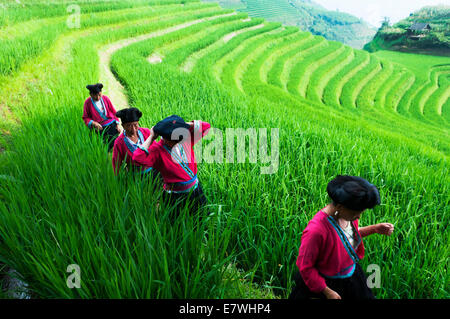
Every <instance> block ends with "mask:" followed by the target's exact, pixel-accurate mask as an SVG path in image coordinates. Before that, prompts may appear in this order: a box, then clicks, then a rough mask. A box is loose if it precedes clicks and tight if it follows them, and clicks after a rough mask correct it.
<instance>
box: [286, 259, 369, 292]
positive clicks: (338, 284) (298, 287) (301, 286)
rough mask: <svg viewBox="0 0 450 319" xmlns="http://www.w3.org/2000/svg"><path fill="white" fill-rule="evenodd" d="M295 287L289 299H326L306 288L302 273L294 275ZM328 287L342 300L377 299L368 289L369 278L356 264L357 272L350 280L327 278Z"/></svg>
mask: <svg viewBox="0 0 450 319" xmlns="http://www.w3.org/2000/svg"><path fill="white" fill-rule="evenodd" d="M294 280H295V286H294V289H293V290H292V292H291V294H290V295H289V299H311V298H319V299H326V297H325V295H324V294H322V293H319V294H317V293H313V292H311V291H310V290H309V288H308V287H307V286H306V284H305V282H304V281H303V278H302V276H301V275H300V272H298V271H297V272H296V273H295V275H294ZM325 282H326V284H327V286H328V287H329V288H331V289H333V290H334V291H336V292H337V293H338V294H339V295H340V296H341V298H342V299H375V296H374V295H373V293H372V290H370V288H369V287H367V278H366V275H365V274H364V272H363V270H362V268H361V266H360V265H359V264H356V268H355V272H354V273H353V275H352V276H351V277H349V278H342V279H331V278H325Z"/></svg>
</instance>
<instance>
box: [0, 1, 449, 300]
mask: <svg viewBox="0 0 450 319" xmlns="http://www.w3.org/2000/svg"><path fill="white" fill-rule="evenodd" d="M22 2H23V3H24V6H25V7H22V6H19V5H17V4H16V3H15V2H13V1H11V2H8V3H7V6H6V9H5V10H4V11H3V12H2V13H1V15H0V16H1V19H0V47H1V48H2V50H0V97H1V100H0V101H1V102H0V110H1V115H2V119H3V121H2V124H1V126H0V129H1V132H2V140H1V146H2V148H3V151H2V153H1V155H0V163H1V168H0V183H1V191H0V197H1V199H2V201H1V204H0V261H1V262H3V263H6V264H8V265H9V266H11V267H12V268H14V269H16V270H17V271H18V272H19V273H20V274H22V275H23V277H24V280H25V281H26V282H27V283H28V284H29V287H30V289H31V290H32V292H33V293H34V294H35V295H36V296H38V297H42V298H55V297H56V298H75V297H81V298H99V297H113V298H121V297H129V298H135V297H140V298H224V297H239V298H255V297H257V298H266V297H281V298H285V297H287V296H288V294H289V292H290V290H291V288H292V285H293V274H294V272H295V271H296V266H295V261H296V257H297V254H298V247H299V245H300V237H301V231H302V230H303V229H304V227H305V226H306V224H307V222H308V221H309V220H310V219H311V218H312V217H313V216H314V214H315V213H316V212H317V211H318V210H319V209H321V208H322V207H324V206H325V205H326V204H327V202H328V199H327V195H326V191H325V189H326V185H327V183H328V182H329V181H330V180H331V179H332V178H334V177H335V176H336V175H338V174H348V175H358V176H362V177H364V178H367V179H368V180H370V181H371V182H373V183H374V184H375V185H377V186H378V187H379V189H380V193H381V196H382V204H381V205H380V206H379V207H377V208H375V209H374V210H371V211H367V212H364V213H363V215H362V217H361V220H360V224H361V225H369V224H372V223H376V222H391V223H393V224H395V228H396V230H395V232H394V234H393V235H392V236H391V237H385V236H379V235H373V236H371V237H368V238H365V239H364V243H365V247H366V256H365V258H364V259H363V260H362V261H361V265H362V267H363V269H364V270H366V269H367V266H368V265H369V264H377V265H379V267H380V270H381V281H380V282H381V285H380V288H374V293H375V295H376V297H378V298H449V297H450V293H449V290H448V287H449V285H448V284H449V280H450V276H449V274H448V272H447V266H448V258H449V250H448V242H449V240H450V237H449V232H448V231H446V229H448V227H449V220H450V216H449V208H448V207H450V205H449V199H450V192H449V185H450V178H449V174H448V173H449V172H448V156H449V154H450V142H449V141H450V140H449V129H450V126H449V122H450V100H449V96H450V86H449V85H448V82H449V76H450V59H449V58H443V57H429V56H425V57H423V56H416V55H410V54H401V53H395V52H383V51H381V52H377V53H376V54H369V53H367V52H365V51H360V50H354V49H352V48H350V47H348V46H344V45H342V44H340V43H338V42H332V41H326V40H325V39H324V38H322V37H317V36H313V35H311V34H310V33H306V32H301V31H300V30H299V29H298V28H296V27H287V26H283V25H282V24H281V23H274V22H267V21H265V20H263V19H258V18H249V17H248V16H247V14H246V13H239V12H235V11H233V10H229V9H223V8H221V7H219V6H218V5H217V4H214V3H213V4H210V3H203V2H198V1H186V0H184V1H176V0H173V1H101V0H100V1H95V3H94V2H90V1H78V2H76V3H75V4H76V5H78V6H79V9H80V16H79V18H80V20H79V21H80V25H79V27H78V26H76V27H69V26H73V23H75V25H76V21H77V20H76V19H77V18H78V16H76V15H75V16H73V14H74V12H75V14H76V12H77V7H75V9H74V10H75V11H73V10H72V11H70V12H69V13H68V11H67V7H68V5H69V4H73V3H74V2H73V1H71V2H67V1H56V2H53V4H52V5H50V6H46V5H45V4H43V3H42V2H40V1H39V2H38V1H22ZM71 9H73V7H72V8H71ZM68 21H70V22H71V23H69V26H68V24H67V22H68ZM96 82H102V83H104V84H105V89H104V93H105V94H106V95H108V96H110V97H111V99H112V102H113V103H114V104H115V106H116V107H117V108H119V109H120V108H123V107H127V106H135V107H138V108H139V109H141V110H142V111H143V113H144V116H143V117H142V119H141V121H140V124H141V126H143V127H151V126H153V125H154V124H155V123H156V122H157V121H158V120H160V119H161V118H164V117H166V116H169V115H172V114H178V115H180V116H182V117H184V118H185V119H186V120H193V119H201V120H204V121H207V122H209V123H211V124H212V126H213V127H214V128H216V129H220V130H221V131H220V132H223V144H220V143H219V146H218V147H217V148H216V149H215V154H216V155H217V156H216V161H215V162H214V163H209V162H201V163H199V178H200V180H201V182H202V184H203V188H204V190H205V193H206V196H207V197H208V202H209V205H208V207H207V217H206V218H204V219H202V220H199V219H198V217H195V216H190V215H189V214H188V213H187V212H183V214H181V215H180V217H179V218H178V219H177V220H175V221H173V222H172V221H171V220H170V207H167V206H166V205H165V204H164V202H163V201H162V200H161V192H162V190H161V185H159V184H158V183H157V181H150V180H147V179H140V178H133V177H131V176H127V175H125V174H122V175H120V176H118V177H116V176H114V174H113V171H112V167H111V155H109V154H108V152H107V149H106V146H105V145H103V144H102V142H101V140H100V138H98V137H97V136H95V135H90V134H88V130H87V128H86V127H85V126H84V123H83V122H82V121H81V114H82V105H83V102H84V100H85V99H86V97H87V90H86V89H85V86H86V84H88V83H96ZM230 128H243V129H250V131H247V132H251V129H256V130H258V129H267V135H270V137H268V136H266V137H265V138H263V139H262V140H261V139H259V140H258V141H259V145H261V144H262V143H263V141H264V139H267V140H268V141H269V142H270V143H269V144H270V147H269V153H270V154H262V153H261V152H258V154H257V161H256V163H255V162H254V161H253V160H252V158H253V157H252V154H248V157H247V156H246V158H245V161H243V162H242V163H241V162H236V160H235V159H234V158H233V159H234V160H231V161H230V158H228V157H227V158H225V156H222V155H223V154H221V153H222V152H221V151H225V150H228V149H229V146H230V145H231V146H234V139H231V140H229V139H226V138H225V135H226V134H225V132H226V130H227V129H230ZM277 128H278V129H279V130H278V131H277V130H276V129H277ZM220 132H218V131H213V132H212V133H210V135H209V136H208V137H207V138H206V139H205V140H204V141H203V143H202V144H201V145H202V146H201V147H200V148H197V149H196V151H197V152H198V154H200V153H201V152H202V151H205V150H207V149H211V148H212V147H213V146H214V145H216V144H215V142H216V141H217V140H219V141H220V140H222V139H221V137H222V136H221V134H220ZM249 134H250V133H249ZM260 138H261V137H260ZM249 142H250V137H249ZM199 146H200V145H199ZM277 147H278V148H279V149H278V152H277ZM277 153H278V154H279V156H278V157H277V156H276V155H277ZM232 155H233V154H232ZM264 155H265V156H264ZM227 156H228V154H227ZM267 157H268V158H267ZM270 158H272V159H274V158H275V159H276V161H275V162H272V164H273V166H272V168H273V170H272V173H273V174H261V172H263V171H265V170H267V167H268V166H269V165H270V164H271V162H270ZM205 214H206V212H205ZM205 233H207V234H208V235H207V236H205ZM71 264H77V265H79V266H80V269H81V288H80V289H69V288H68V286H67V284H66V280H67V276H68V273H67V272H66V270H67V266H68V265H71Z"/></svg>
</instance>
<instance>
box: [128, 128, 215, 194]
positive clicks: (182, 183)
mask: <svg viewBox="0 0 450 319" xmlns="http://www.w3.org/2000/svg"><path fill="white" fill-rule="evenodd" d="M210 127H211V125H210V124H209V123H207V122H202V121H194V125H193V126H192V127H191V128H190V129H189V133H190V139H189V140H188V141H183V142H180V143H177V144H176V145H175V146H174V147H173V148H170V147H168V145H167V144H165V143H164V141H163V140H162V139H161V140H160V141H159V142H153V143H152V144H151V145H150V147H149V148H148V150H147V149H144V148H142V147H140V148H138V149H137V150H136V151H135V152H134V153H133V158H132V159H133V161H134V162H136V163H138V164H140V165H145V166H147V167H153V168H154V169H156V170H157V171H159V173H160V174H161V176H162V178H163V181H164V190H165V191H167V192H173V193H184V192H187V191H190V190H191V189H193V188H195V187H197V185H198V178H197V162H196V159H195V154H194V145H195V144H196V143H197V142H198V141H199V140H200V139H201V138H202V137H203V136H205V135H206V134H208V131H209V129H210Z"/></svg>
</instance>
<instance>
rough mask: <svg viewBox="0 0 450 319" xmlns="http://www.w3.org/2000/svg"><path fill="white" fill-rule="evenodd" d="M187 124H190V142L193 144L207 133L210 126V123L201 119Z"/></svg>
mask: <svg viewBox="0 0 450 319" xmlns="http://www.w3.org/2000/svg"><path fill="white" fill-rule="evenodd" d="M187 124H189V125H190V129H189V130H190V131H191V134H192V138H191V142H192V144H193V145H194V144H196V143H197V142H198V141H200V140H201V139H202V138H203V137H204V136H205V135H207V134H208V133H209V129H210V128H211V124H209V123H207V122H202V121H191V122H188V123H187Z"/></svg>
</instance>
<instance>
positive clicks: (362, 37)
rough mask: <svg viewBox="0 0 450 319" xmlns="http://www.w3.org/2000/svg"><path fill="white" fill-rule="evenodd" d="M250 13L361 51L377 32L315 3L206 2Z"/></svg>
mask: <svg viewBox="0 0 450 319" xmlns="http://www.w3.org/2000/svg"><path fill="white" fill-rule="evenodd" d="M202 1H205V2H216V3H219V4H220V5H221V6H222V7H224V8H230V9H235V10H237V11H240V12H246V13H248V15H249V16H250V17H252V18H264V19H266V20H267V21H272V22H280V23H282V24H284V25H288V26H296V27H299V28H300V29H301V30H304V31H308V32H311V33H312V34H315V35H320V36H323V37H325V38H326V39H328V40H331V41H339V42H342V43H344V44H347V45H349V46H351V47H353V48H356V49H361V48H362V47H363V46H364V45H365V44H367V43H368V42H370V41H371V40H372V39H373V37H374V35H375V33H376V30H375V29H373V28H372V27H369V26H368V25H367V23H366V22H364V21H362V20H361V19H359V18H357V17H355V16H353V15H351V14H349V13H345V12H337V11H330V10H327V9H325V8H324V7H322V6H321V5H319V4H318V3H316V2H315V1H311V0H202Z"/></svg>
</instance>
